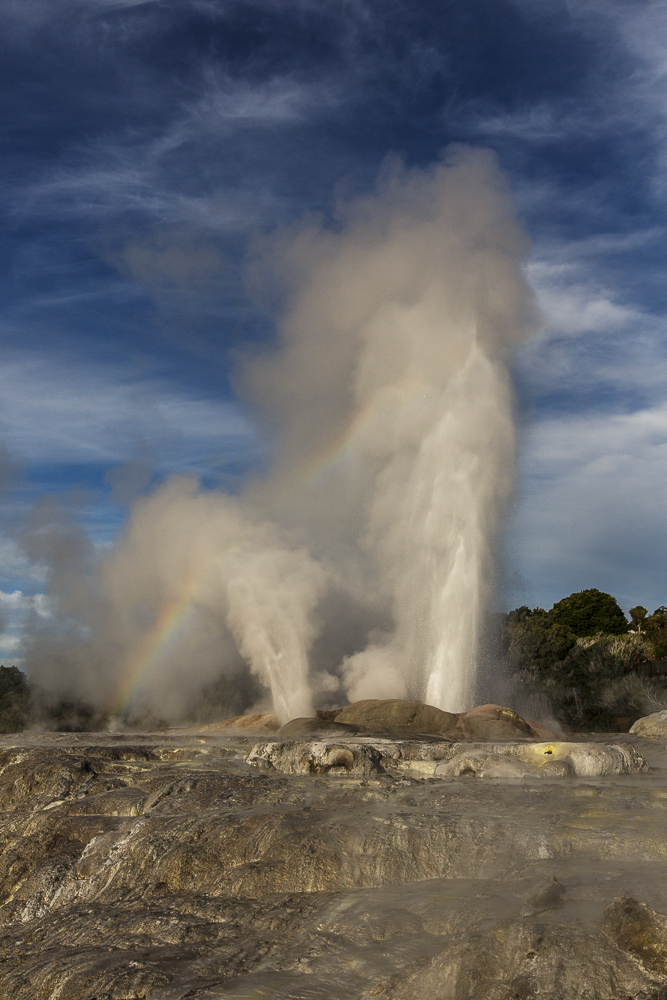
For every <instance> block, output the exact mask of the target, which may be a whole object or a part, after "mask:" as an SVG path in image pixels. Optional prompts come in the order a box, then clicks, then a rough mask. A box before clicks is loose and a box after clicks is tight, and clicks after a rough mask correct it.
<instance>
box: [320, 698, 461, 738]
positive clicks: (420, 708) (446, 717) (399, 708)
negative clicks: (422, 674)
mask: <svg viewBox="0 0 667 1000" xmlns="http://www.w3.org/2000/svg"><path fill="white" fill-rule="evenodd" d="M458 718H459V717H458V715H453V714H452V713H451V712H443V711H441V709H439V708H434V706H433V705H424V704H423V703H422V702H421V701H403V700H401V699H399V698H389V699H386V700H379V699H377V698H366V699H365V700H364V701H355V702H353V704H352V705H348V706H347V707H346V708H343V709H341V711H340V712H337V713H336V722H337V723H345V724H346V725H356V726H363V727H364V729H367V730H368V731H369V732H373V733H391V734H395V733H398V732H402V733H414V734H420V735H421V734H423V735H427V736H449V735H450V734H451V735H453V734H454V732H455V730H456V725H457V723H458Z"/></svg>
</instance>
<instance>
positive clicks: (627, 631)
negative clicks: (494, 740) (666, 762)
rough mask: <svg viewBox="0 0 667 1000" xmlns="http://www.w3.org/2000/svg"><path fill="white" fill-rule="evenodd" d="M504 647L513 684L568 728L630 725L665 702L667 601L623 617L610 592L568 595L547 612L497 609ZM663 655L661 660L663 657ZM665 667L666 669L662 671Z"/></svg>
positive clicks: (593, 591)
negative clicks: (504, 613) (653, 609)
mask: <svg viewBox="0 0 667 1000" xmlns="http://www.w3.org/2000/svg"><path fill="white" fill-rule="evenodd" d="M500 631H501V640H500V641H501V653H502V659H503V661H504V665H505V669H506V670H508V671H509V673H510V675H511V677H512V679H513V681H514V686H515V690H517V691H521V692H523V693H524V694H528V695H532V696H533V700H534V703H535V704H538V705H540V706H541V708H542V711H543V714H551V715H552V717H553V718H554V720H555V721H557V722H559V723H560V724H561V725H563V726H566V727H570V728H573V729H582V730H586V729H588V730H602V731H605V730H614V729H619V728H627V726H628V725H631V724H632V722H634V721H635V720H636V719H638V718H640V716H642V715H647V714H649V713H650V712H655V711H659V710H660V709H662V708H667V607H665V606H664V605H661V606H660V607H659V608H656V610H655V611H654V612H653V614H650V615H649V613H648V611H647V609H646V608H644V607H642V606H641V605H638V606H637V607H635V608H631V609H630V620H629V621H628V619H627V618H626V617H625V615H624V614H623V611H622V610H621V608H620V607H619V605H618V602H617V601H616V599H615V598H614V597H612V595H611V594H606V593H603V592H602V591H600V590H597V589H595V588H592V589H590V590H581V591H578V592H577V593H574V594H570V596H569V597H565V598H563V600H561V601H558V602H557V603H556V604H554V606H553V608H551V610H550V611H545V610H544V608H532V609H531V608H529V607H527V606H525V605H524V606H523V607H520V608H516V609H515V610H514V611H510V612H509V613H508V614H506V615H503V616H501V629H500ZM662 660H665V663H664V665H663V664H661V662H660V661H662ZM663 671H664V673H663Z"/></svg>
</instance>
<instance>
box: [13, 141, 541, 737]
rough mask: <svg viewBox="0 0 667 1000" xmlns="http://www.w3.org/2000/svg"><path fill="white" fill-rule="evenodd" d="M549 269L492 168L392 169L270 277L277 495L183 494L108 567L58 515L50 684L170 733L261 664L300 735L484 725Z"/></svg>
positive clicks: (473, 159)
mask: <svg viewBox="0 0 667 1000" xmlns="http://www.w3.org/2000/svg"><path fill="white" fill-rule="evenodd" d="M526 250H527V241H526V237H525V236H524V234H523V232H522V230H521V228H520V227H519V225H518V224H517V222H516V221H515V219H514V214H513V207H512V204H511V200H510V198H509V195H508V193H507V191H506V188H505V184H504V182H503V179H502V177H501V176H500V175H499V173H498V170H497V168H496V165H495V161H494V158H493V156H492V155H491V154H490V153H487V152H484V151H479V150H471V149H466V148H456V149H454V150H451V151H450V152H449V155H448V158H447V159H446V160H445V161H443V162H441V163H438V164H437V165H435V166H433V167H431V168H430V169H428V170H423V171H420V170H406V169H405V168H403V167H402V166H401V165H400V164H399V163H395V162H394V163H390V164H389V165H388V166H387V167H386V169H385V170H384V172H383V174H382V176H381V178H380V180H379V183H378V189H377V191H376V193H375V194H373V195H372V196H368V197H364V198H359V199H356V200H354V201H352V202H350V203H347V204H343V205H341V206H339V209H338V212H337V216H336V219H335V225H334V226H331V227H326V226H325V225H324V224H323V223H322V222H320V221H318V220H309V221H307V222H306V223H305V224H304V225H302V226H300V227H296V228H294V229H291V230H289V231H286V232H283V233H281V234H279V235H278V236H277V237H274V238H273V239H272V240H271V241H270V244H269V245H268V246H266V245H265V246H264V247H263V248H262V251H261V253H260V254H259V255H258V259H257V261H256V263H255V266H254V268H253V275H254V280H255V282H259V283H264V282H267V283H272V284H273V285H274V286H275V285H276V284H277V286H278V287H280V288H282V289H283V290H285V289H286V290H287V298H286V305H285V308H284V312H283V318H282V321H281V324H280V331H279V333H280V336H279V340H278V346H277V347H276V348H275V350H273V351H271V352H268V353H266V354H265V355H263V356H261V357H258V358H257V357H256V358H253V359H251V360H248V361H247V362H246V363H245V364H244V365H243V366H242V368H241V371H240V373H239V380H238V384H239V393H240V395H241V396H242V397H243V398H244V399H245V400H246V401H247V403H248V405H249V406H250V407H252V408H254V410H255V412H256V413H257V414H258V416H259V417H260V418H261V419H263V420H264V421H266V423H267V425H268V426H270V427H271V429H272V433H273V434H274V435H275V452H274V461H273V465H272V467H271V469H270V471H269V473H268V475H267V476H266V477H265V478H264V479H263V480H262V481H261V482H255V483H253V484H251V485H250V486H249V487H248V489H247V490H246V492H245V493H244V494H243V495H242V496H241V497H239V498H230V497H228V496H225V495H224V494H222V493H220V492H217V491H206V490H202V489H200V488H199V486H198V484H197V483H195V482H193V481H191V480H187V479H183V478H174V479H172V480H170V481H169V482H167V483H166V484H165V485H164V486H162V487H161V488H160V489H158V490H156V491H155V492H153V493H152V494H150V495H148V496H145V497H141V498H140V499H138V500H136V501H135V503H134V506H133V509H132V512H131V516H130V520H129V523H128V526H127V528H126V530H125V531H124V532H123V534H122V536H121V537H120V538H119V539H118V540H117V542H116V544H115V545H114V547H113V549H112V550H111V551H110V552H109V553H108V554H106V555H105V556H103V557H102V558H101V559H97V560H95V559H93V558H92V555H91V552H90V547H89V544H88V543H86V541H85V540H84V539H81V538H80V537H78V536H77V535H76V532H75V530H74V529H73V528H72V527H71V525H66V524H65V523H64V521H63V514H62V512H61V513H59V514H58V516H57V517H55V518H54V517H51V519H50V520H49V519H48V518H45V516H44V514H45V511H44V509H41V512H40V511H37V512H36V513H35V514H34V515H33V523H32V525H31V526H30V527H29V529H28V532H27V535H26V547H27V549H28V551H29V552H30V554H31V555H32V557H33V558H35V559H39V560H40V561H42V562H47V563H49V564H50V565H51V567H52V570H51V587H50V589H49V595H50V598H51V602H52V603H51V606H52V607H53V608H54V609H55V611H54V615H53V616H52V618H51V619H49V620H48V621H44V620H41V619H40V621H39V623H37V624H36V626H35V628H34V629H33V632H32V635H31V637H30V639H29V642H28V649H27V656H26V663H27V667H28V670H29V672H30V674H31V676H32V677H33V679H34V680H35V681H36V682H37V683H38V684H40V685H41V686H42V687H43V688H44V689H46V690H50V691H52V692H54V693H58V692H67V691H69V692H71V693H78V694H79V695H83V696H85V697H86V698H88V699H89V700H90V701H91V702H92V703H93V704H95V705H96V706H98V707H99V708H100V709H103V710H107V711H111V712H115V713H121V712H124V713H126V714H128V713H129V714H130V716H131V715H132V713H134V714H141V713H142V712H143V713H153V715H154V716H161V717H166V718H171V719H175V718H182V717H185V716H187V715H188V712H191V711H192V710H193V709H192V705H193V704H194V700H195V696H196V695H197V694H198V693H199V692H200V691H201V689H202V687H204V686H205V685H206V684H210V683H212V682H214V681H215V679H216V678H217V677H219V676H220V675H221V674H225V675H227V676H230V677H242V675H243V670H244V664H246V665H247V667H249V669H250V671H251V672H252V674H253V675H254V676H255V677H256V678H257V679H258V680H259V681H260V682H261V684H262V685H263V687H264V688H265V689H266V690H267V692H268V694H269V696H270V699H271V702H272V704H273V707H274V710H275V711H276V712H277V714H278V716H279V718H280V719H281V720H282V721H286V720H287V719H289V718H294V717H296V716H300V715H307V714H311V712H312V709H313V702H312V698H313V696H314V695H318V694H319V695H320V696H324V697H327V698H333V699H338V700H339V701H340V700H341V699H342V697H343V696H344V695H345V696H347V697H349V698H350V699H352V700H354V699H357V698H362V697H402V696H413V697H417V698H421V699H424V700H426V701H428V702H430V703H431V704H434V705H438V706H440V707H442V708H445V709H448V710H450V711H458V710H462V709H465V708H467V707H470V705H471V703H472V702H473V700H474V697H475V694H476V663H477V657H478V644H479V638H480V637H479V628H480V620H481V615H482V612H483V610H484V609H485V607H487V605H488V602H489V599H490V597H491V594H492V591H493V585H494V575H495V566H494V559H493V551H494V544H495V541H496V539H497V535H498V531H499V529H500V527H501V525H502V518H503V514H504V510H505V506H506V503H507V500H508V498H509V496H510V494H511V491H512V488H513V483H514V476H515V435H514V427H513V420H512V392H511V386H510V381H509V376H508V361H509V359H510V358H511V354H512V351H513V349H514V348H515V347H516V346H517V345H518V344H519V343H520V342H521V341H522V340H523V339H524V338H525V337H526V335H527V333H528V331H529V329H530V325H531V322H532V318H533V316H532V299H531V296H530V294H529V292H528V290H527V288H526V286H525V284H524V281H523V279H522V276H521V271H520V264H521V260H522V258H523V257H524V255H525V253H526ZM51 513H53V512H51ZM59 519H60V520H59ZM332 651H335V656H336V659H335V661H332ZM247 667H246V668H245V669H247Z"/></svg>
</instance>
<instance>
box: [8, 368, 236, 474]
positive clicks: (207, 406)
mask: <svg viewBox="0 0 667 1000" xmlns="http://www.w3.org/2000/svg"><path fill="white" fill-rule="evenodd" d="M0 427H1V428H2V431H3V438H4V441H5V443H6V445H7V447H8V448H9V449H10V451H11V452H12V453H14V454H16V455H19V456H21V457H22V458H23V459H24V460H26V461H28V462H33V463H36V462H49V463H54V462H73V463H78V462H84V463H85V462H102V463H104V462H107V463H114V462H118V461H124V460H126V459H127V457H128V454H131V453H132V451H133V450H134V449H136V447H137V445H138V444H143V445H146V446H148V447H149V448H150V449H151V450H152V451H154V452H155V453H156V454H157V455H158V456H160V455H161V456H162V458H163V460H164V461H166V462H168V460H169V456H170V455H171V454H173V453H174V452H176V453H178V455H179V459H180V460H181V461H182V460H183V458H184V456H186V455H188V454H189V455H191V459H192V461H193V462H196V461H197V460H199V459H201V456H202V455H206V456H209V455H210V456H212V455H214V454H221V453H224V452H225V451H226V450H228V449H229V448H230V447H234V448H236V449H238V447H239V446H243V445H245V447H246V448H251V447H252V446H253V444H254V441H255V439H254V436H253V433H252V431H251V429H250V427H249V425H248V423H247V422H246V421H245V419H244V417H243V414H242V412H241V409H240V407H239V406H238V405H236V404H234V403H231V402H226V401H219V400H215V399H210V398H205V397H203V396H200V397H197V396H196V395H195V394H190V393H188V391H187V389H185V388H183V387H180V386H176V385H174V384H172V383H169V382H167V381H166V380H160V379H157V378H155V379H152V380H150V379H138V378H133V377H132V376H131V375H130V374H129V373H128V372H127V371H123V370H122V369H120V368H119V367H117V366H111V365H104V366H103V365H95V364H93V363H84V362H80V361H77V360H76V359H65V358H61V357H54V356H49V355H46V354H42V355H39V354H36V353H31V354H24V353H21V352H8V353H7V354H6V355H5V357H4V359H3V363H2V365H1V366H0Z"/></svg>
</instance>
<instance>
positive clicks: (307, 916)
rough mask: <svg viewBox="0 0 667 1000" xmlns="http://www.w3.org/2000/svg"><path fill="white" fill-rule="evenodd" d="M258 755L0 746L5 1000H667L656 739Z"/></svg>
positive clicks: (405, 745)
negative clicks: (463, 761)
mask: <svg viewBox="0 0 667 1000" xmlns="http://www.w3.org/2000/svg"><path fill="white" fill-rule="evenodd" d="M256 739H257V738H256V737H253V738H251V739H243V738H238V737H228V736H225V734H220V733H217V734H211V735H206V736H200V737H195V736H190V737H188V736H184V735H183V734H180V735H173V736H170V735H169V734H160V735H156V734H144V735H141V734H134V735H132V736H118V735H117V736H111V735H107V734H43V735H30V734H18V735H17V736H15V737H3V738H2V740H0V769H1V774H0V809H2V825H1V827H0V838H1V848H2V851H1V854H0V892H1V897H0V937H1V938H2V941H1V942H0V945H1V961H0V996H2V997H3V998H4V997H7V998H8V1000H9V998H11V1000H41V998H44V1000H47V998H48V1000H56V998H63V1000H130V998H133V1000H134V998H137V1000H138V998H144V1000H185V998H192V1000H196V998H207V1000H210V998H213V997H227V998H235V1000H251V998H252V1000H348V998H349V1000H356V998H369V1000H370V998H374V997H378V996H382V997H387V998H392V1000H414V998H417V997H418V998H420V1000H422V998H423V1000H517V998H519V1000H533V998H534V1000H561V998H562V1000H572V998H574V997H582V998H586V1000H631V998H632V1000H636V998H640V997H641V998H645V1000H659V998H661V1000H664V997H665V996H667V771H666V770H665V767H666V766H667V750H666V749H665V747H664V746H663V745H661V744H659V743H658V742H657V741H656V740H653V741H646V742H643V741H641V740H640V739H639V738H637V737H634V736H625V737H624V738H622V737H619V741H618V743H617V744H616V745H615V746H612V747H609V746H608V743H604V744H603V743H602V742H601V741H600V740H598V741H596V740H595V739H594V738H592V737H591V738H590V739H588V740H586V741H585V742H584V741H583V740H582V741H580V742H579V743H570V744H552V745H550V746H551V753H547V752H546V750H542V751H540V749H539V748H540V747H543V748H545V747H546V748H547V749H548V748H549V747H548V745H547V744H535V743H524V744H521V743H514V744H505V745H503V744H496V743H494V744H488V743H487V744H484V745H474V744H471V745H468V746H467V747H463V746H462V745H461V744H455V743H449V742H442V741H438V740H435V739H434V740H432V741H431V742H428V741H419V740H412V741H411V740H404V741H401V740H382V739H378V740H369V739H361V738H358V737H357V736H350V737H349V739H346V738H343V737H342V736H341V735H340V734H339V733H338V732H336V733H335V734H332V735H331V736H328V737H327V738H326V739H320V740H317V739H315V740H313V739H310V740H303V741H299V740H285V741H282V742H281V741H277V740H276V739H275V737H273V738H269V737H267V738H266V740H265V741H264V742H260V743H257V742H256ZM605 739H606V740H607V741H608V739H609V737H608V736H607V737H606V738H605ZM484 754H486V758H485V759H484V758H483V755H484ZM531 754H532V757H531ZM540 755H541V756H540ZM465 756H467V758H468V759H469V761H472V763H473V764H474V762H475V761H478V762H479V761H480V760H482V765H483V766H481V767H480V768H478V772H476V771H475V767H474V766H471V767H469V768H468V769H466V768H465V767H459V768H458V771H457V767H456V766H452V765H456V761H457V760H458V761H459V762H460V760H461V758H462V757H465ZM536 757H539V758H540V760H541V757H544V758H549V759H548V760H546V761H544V762H542V763H536V762H535V758H536ZM645 758H646V759H648V762H649V764H650V765H651V768H650V770H649V767H648V764H647V763H646V760H645ZM489 759H491V764H492V765H493V766H490V765H489ZM582 761H583V762H584V763H583V764H582V763H581V762H582ZM590 761H593V762H596V763H595V766H593V764H591V763H590ZM610 761H611V763H610ZM619 761H620V762H621V763H619ZM499 762H500V764H499ZM578 762H579V763H578ZM586 762H589V763H586ZM600 762H602V763H600ZM605 762H606V763H605ZM612 765H613V766H612ZM484 766H486V773H483V772H484ZM507 766H509V768H508V767H507ZM447 767H449V768H450V770H449V772H448V773H446V774H445V775H444V776H436V775H435V772H436V770H438V769H440V770H441V772H442V770H443V769H446V768H447ZM494 768H496V770H495V771H494ZM503 768H505V772H507V771H508V769H509V771H511V774H508V773H505V772H503V773H499V770H500V771H502V770H503ZM454 772H457V773H454ZM479 777H482V778H483V779H484V780H478V779H479Z"/></svg>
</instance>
